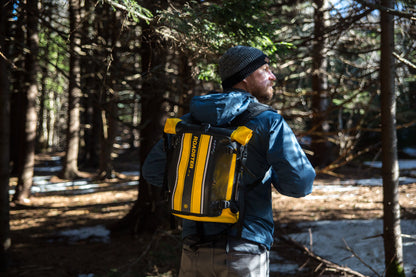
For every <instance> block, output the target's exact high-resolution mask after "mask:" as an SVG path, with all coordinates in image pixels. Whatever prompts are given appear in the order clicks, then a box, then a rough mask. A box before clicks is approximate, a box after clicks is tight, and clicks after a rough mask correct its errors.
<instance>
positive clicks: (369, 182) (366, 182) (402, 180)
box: [340, 177, 416, 186]
mask: <svg viewBox="0 0 416 277" xmlns="http://www.w3.org/2000/svg"><path fill="white" fill-rule="evenodd" d="M412 183H416V178H410V177H399V185H406V184H412ZM340 184H341V185H351V186H382V185H383V179H382V178H370V179H357V180H354V179H352V180H346V181H341V182H340Z"/></svg>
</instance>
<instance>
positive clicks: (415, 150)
mask: <svg viewBox="0 0 416 277" xmlns="http://www.w3.org/2000/svg"><path fill="white" fill-rule="evenodd" d="M403 152H404V153H406V154H407V155H409V156H412V157H416V148H413V147H405V148H403Z"/></svg>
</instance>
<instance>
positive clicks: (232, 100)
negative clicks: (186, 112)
mask: <svg viewBox="0 0 416 277" xmlns="http://www.w3.org/2000/svg"><path fill="white" fill-rule="evenodd" d="M251 102H257V100H256V98H255V97H254V96H252V95H251V94H250V93H248V92H245V91H242V90H233V91H230V92H225V93H213V94H207V95H202V96H195V97H193V98H192V100H191V104H190V113H191V116H192V117H193V118H194V119H196V120H197V121H199V122H203V123H209V124H211V125H214V126H221V125H224V124H227V123H228V122H230V121H231V120H233V119H234V118H235V117H236V116H238V115H239V114H241V113H242V112H244V111H245V110H246V109H247V107H248V105H249V104H250V103H251Z"/></svg>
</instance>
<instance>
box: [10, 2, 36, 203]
mask: <svg viewBox="0 0 416 277" xmlns="http://www.w3.org/2000/svg"><path fill="white" fill-rule="evenodd" d="M26 12H27V38H26V39H27V48H28V49H29V53H28V54H27V55H26V60H25V70H26V82H27V89H26V108H25V115H26V118H25V143H24V145H23V146H22V148H23V152H24V153H23V168H21V170H20V172H19V176H18V182H17V186H16V193H15V194H14V196H13V202H18V203H24V202H26V201H27V199H28V198H29V196H30V189H31V187H32V182H33V170H34V166H35V143H36V141H35V138H36V124H37V113H36V98H37V95H38V83H37V74H38V72H39V67H38V61H37V57H38V51H39V36H38V31H37V18H38V17H37V16H38V1H37V0H33V1H27V3H26Z"/></svg>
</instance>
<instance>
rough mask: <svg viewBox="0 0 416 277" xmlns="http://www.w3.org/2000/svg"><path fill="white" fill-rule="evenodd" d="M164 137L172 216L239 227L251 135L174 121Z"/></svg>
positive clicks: (240, 128) (238, 129)
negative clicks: (240, 189) (242, 176)
mask: <svg viewBox="0 0 416 277" xmlns="http://www.w3.org/2000/svg"><path fill="white" fill-rule="evenodd" d="M164 132H165V133H166V134H169V136H166V138H165V139H166V140H168V143H166V144H165V145H166V147H167V148H168V149H167V150H168V151H167V153H168V159H167V176H166V178H167V180H166V181H167V185H168V189H169V191H170V200H171V201H170V208H171V211H172V213H173V214H174V215H175V216H178V217H182V218H186V219H190V220H194V221H205V222H221V223H236V222H237V221H238V217H239V209H238V205H237V201H238V182H239V176H240V173H241V166H242V163H243V160H244V159H245V146H246V145H247V143H248V142H249V141H250V139H251V136H252V130H250V129H249V128H247V127H245V126H238V127H234V128H221V127H212V126H210V125H209V124H202V125H199V124H191V123H188V122H185V121H182V120H181V119H179V118H169V119H167V121H166V123H165V128H164Z"/></svg>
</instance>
